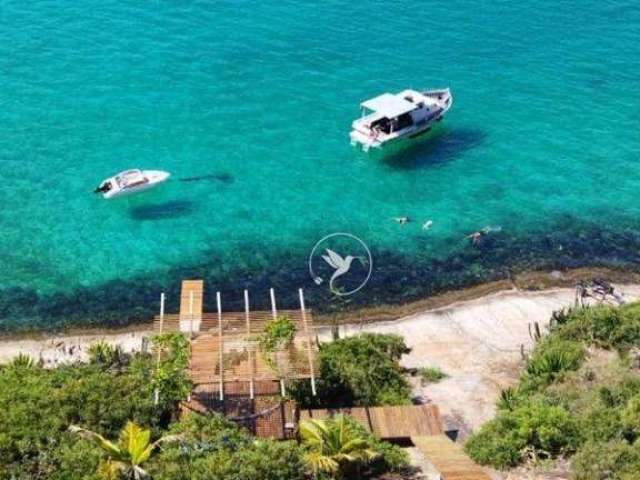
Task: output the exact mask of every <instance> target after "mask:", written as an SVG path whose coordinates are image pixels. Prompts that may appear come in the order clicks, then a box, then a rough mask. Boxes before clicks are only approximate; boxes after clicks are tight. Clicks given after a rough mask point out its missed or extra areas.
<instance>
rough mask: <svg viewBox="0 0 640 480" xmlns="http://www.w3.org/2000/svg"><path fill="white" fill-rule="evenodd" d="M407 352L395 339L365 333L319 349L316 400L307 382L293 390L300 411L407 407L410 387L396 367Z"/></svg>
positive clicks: (399, 369) (398, 340)
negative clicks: (336, 408)
mask: <svg viewBox="0 0 640 480" xmlns="http://www.w3.org/2000/svg"><path fill="white" fill-rule="evenodd" d="M408 352H409V349H408V348H407V346H406V345H405V343H404V339H403V338H402V337H400V336H397V335H376V334H371V333H365V334H361V335H358V336H354V337H348V338H343V339H340V340H335V341H333V342H331V343H324V344H321V345H320V353H319V356H318V361H319V364H320V378H319V379H318V382H317V383H318V389H317V391H318V396H317V397H313V396H311V392H310V389H309V385H308V382H303V383H300V384H299V385H297V386H295V387H294V388H293V389H292V396H293V397H294V398H295V399H296V400H297V401H298V403H300V404H301V405H302V406H303V407H317V406H335V405H340V406H352V405H365V406H375V405H408V404H411V387H410V386H409V384H408V382H407V380H406V378H405V375H404V372H403V369H402V367H401V366H400V364H399V360H400V357H402V355H404V354H406V353H408Z"/></svg>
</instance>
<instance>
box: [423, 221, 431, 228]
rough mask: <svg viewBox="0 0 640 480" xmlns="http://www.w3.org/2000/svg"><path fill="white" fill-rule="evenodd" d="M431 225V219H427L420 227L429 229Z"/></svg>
mask: <svg viewBox="0 0 640 480" xmlns="http://www.w3.org/2000/svg"><path fill="white" fill-rule="evenodd" d="M431 225H433V220H427V221H426V222H424V223H423V224H422V229H423V230H429V229H430V228H431Z"/></svg>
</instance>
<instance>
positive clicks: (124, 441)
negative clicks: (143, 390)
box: [69, 422, 179, 480]
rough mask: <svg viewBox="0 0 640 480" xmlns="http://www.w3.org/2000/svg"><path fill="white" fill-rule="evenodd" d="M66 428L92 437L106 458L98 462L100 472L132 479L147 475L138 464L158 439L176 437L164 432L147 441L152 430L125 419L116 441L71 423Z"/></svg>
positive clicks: (141, 462) (173, 439)
mask: <svg viewBox="0 0 640 480" xmlns="http://www.w3.org/2000/svg"><path fill="white" fill-rule="evenodd" d="M69 430H70V431H71V432H72V433H77V434H78V435H80V436H81V437H82V438H84V439H87V440H90V441H92V442H93V443H95V444H96V445H97V446H98V447H100V449H102V451H103V452H104V453H105V454H106V455H107V460H106V461H104V462H103V463H102V464H101V465H100V469H99V472H100V473H101V474H102V476H104V477H105V478H107V479H109V480H117V479H118V478H121V477H124V478H128V479H135V480H140V479H144V478H148V477H149V474H148V473H147V472H146V471H145V470H144V469H143V468H142V467H141V466H140V465H142V464H143V463H144V462H146V461H147V460H148V459H149V457H150V456H151V454H152V453H153V451H154V450H155V449H156V447H158V446H159V445H160V444H161V443H165V442H171V441H176V440H178V438H179V436H177V435H166V436H164V437H162V438H160V439H159V440H156V441H155V442H153V443H150V440H151V431H150V430H143V429H142V428H141V427H139V426H138V425H136V424H135V423H133V422H127V424H126V425H125V426H124V428H123V429H122V430H121V431H120V437H119V439H118V442H117V443H116V442H112V441H110V440H107V439H106V438H104V437H103V436H102V435H100V434H99V433H96V432H92V431H91V430H87V429H84V428H81V427H78V426H76V425H71V426H70V427H69Z"/></svg>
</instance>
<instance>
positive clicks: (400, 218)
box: [394, 217, 411, 225]
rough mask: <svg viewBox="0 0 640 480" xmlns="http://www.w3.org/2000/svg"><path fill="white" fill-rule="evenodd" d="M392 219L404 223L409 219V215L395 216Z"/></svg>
mask: <svg viewBox="0 0 640 480" xmlns="http://www.w3.org/2000/svg"><path fill="white" fill-rule="evenodd" d="M394 220H395V221H396V222H398V223H399V224H400V225H405V224H407V223H409V222H410V221H411V219H410V218H409V217H395V218H394Z"/></svg>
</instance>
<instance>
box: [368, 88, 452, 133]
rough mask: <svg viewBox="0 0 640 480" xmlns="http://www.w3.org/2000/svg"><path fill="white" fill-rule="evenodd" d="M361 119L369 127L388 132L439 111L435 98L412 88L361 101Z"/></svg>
mask: <svg viewBox="0 0 640 480" xmlns="http://www.w3.org/2000/svg"><path fill="white" fill-rule="evenodd" d="M360 106H361V107H362V119H361V120H366V123H367V124H368V125H367V126H368V127H369V128H370V129H374V128H375V129H376V130H379V131H380V132H383V133H386V134H390V133H392V132H397V131H400V130H404V129H405V128H407V127H411V126H413V125H415V124H420V123H423V122H426V121H427V120H428V119H429V118H431V117H432V116H433V115H434V114H437V113H439V110H440V109H439V108H438V103H437V102H436V100H435V99H433V98H430V97H427V96H425V95H423V94H421V93H419V92H416V91H413V90H405V91H403V92H400V93H398V94H395V95H394V94H391V93H384V94H382V95H379V96H377V97H375V98H372V99H370V100H367V101H366V102H362V103H361V104H360Z"/></svg>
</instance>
